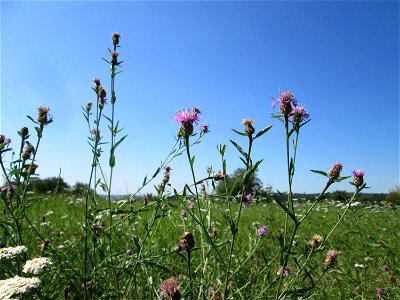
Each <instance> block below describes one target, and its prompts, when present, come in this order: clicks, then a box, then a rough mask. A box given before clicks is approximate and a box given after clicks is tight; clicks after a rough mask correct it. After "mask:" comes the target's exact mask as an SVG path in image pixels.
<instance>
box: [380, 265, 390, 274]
mask: <svg viewBox="0 0 400 300" xmlns="http://www.w3.org/2000/svg"><path fill="white" fill-rule="evenodd" d="M381 269H382V271H383V272H388V271H389V266H387V265H383V266H382V268H381Z"/></svg>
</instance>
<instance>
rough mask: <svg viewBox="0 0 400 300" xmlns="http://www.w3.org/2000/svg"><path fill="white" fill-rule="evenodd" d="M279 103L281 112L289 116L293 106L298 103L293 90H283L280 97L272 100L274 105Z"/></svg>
mask: <svg viewBox="0 0 400 300" xmlns="http://www.w3.org/2000/svg"><path fill="white" fill-rule="evenodd" d="M277 103H279V112H280V113H281V114H284V115H285V116H287V117H288V116H289V114H290V113H291V112H292V109H293V107H295V106H296V105H297V100H296V98H294V95H293V93H292V92H282V93H280V95H279V98H278V99H277V100H275V101H273V102H272V105H273V106H275V104H277Z"/></svg>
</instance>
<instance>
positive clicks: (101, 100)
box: [97, 85, 107, 108]
mask: <svg viewBox="0 0 400 300" xmlns="http://www.w3.org/2000/svg"><path fill="white" fill-rule="evenodd" d="M106 96H107V92H106V90H105V88H104V87H103V86H102V85H99V86H98V87H97V103H98V104H99V107H100V108H103V107H104V104H106V103H107V98H106Z"/></svg>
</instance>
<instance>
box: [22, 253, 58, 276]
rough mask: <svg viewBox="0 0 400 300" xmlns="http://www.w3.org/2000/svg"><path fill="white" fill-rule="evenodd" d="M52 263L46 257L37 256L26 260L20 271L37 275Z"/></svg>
mask: <svg viewBox="0 0 400 300" xmlns="http://www.w3.org/2000/svg"><path fill="white" fill-rule="evenodd" d="M51 264H52V262H51V260H50V259H48V258H47V257H37V258H34V259H31V260H27V261H26V263H25V265H24V268H23V270H22V272H24V273H30V274H33V275H38V274H40V273H42V272H43V271H44V269H45V268H46V267H48V266H50V265H51Z"/></svg>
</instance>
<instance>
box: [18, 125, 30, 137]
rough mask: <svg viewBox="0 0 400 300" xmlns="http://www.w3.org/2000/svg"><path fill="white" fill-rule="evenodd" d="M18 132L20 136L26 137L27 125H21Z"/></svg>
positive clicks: (27, 133) (27, 132)
mask: <svg viewBox="0 0 400 300" xmlns="http://www.w3.org/2000/svg"><path fill="white" fill-rule="evenodd" d="M18 133H19V135H20V136H21V137H22V138H24V139H26V138H28V135H29V129H28V128H27V127H22V128H21V130H20V131H19V132H18Z"/></svg>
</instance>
